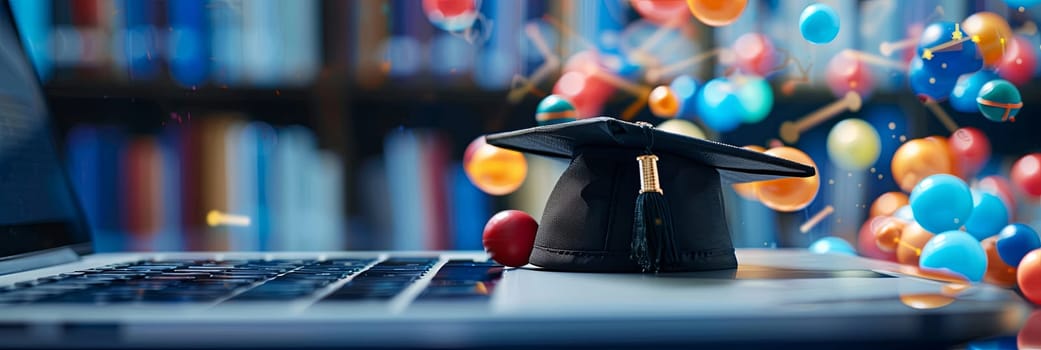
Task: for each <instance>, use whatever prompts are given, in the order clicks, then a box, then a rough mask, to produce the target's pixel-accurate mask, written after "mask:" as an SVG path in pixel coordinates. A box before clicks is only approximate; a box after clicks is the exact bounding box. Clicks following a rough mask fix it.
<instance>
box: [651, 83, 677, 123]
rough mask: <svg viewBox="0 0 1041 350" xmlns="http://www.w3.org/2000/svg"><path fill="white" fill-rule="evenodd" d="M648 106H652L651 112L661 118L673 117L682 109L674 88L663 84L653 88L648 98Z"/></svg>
mask: <svg viewBox="0 0 1041 350" xmlns="http://www.w3.org/2000/svg"><path fill="white" fill-rule="evenodd" d="M647 106H648V107H650V108H651V113H654V115H655V116H657V117H659V118H672V117H675V116H676V112H679V110H680V101H679V100H678V99H677V98H676V94H674V93H673V92H672V89H670V88H669V87H668V86H665V85H661V86H658V87H656V88H654V90H651V95H650V96H649V97H648V98H647Z"/></svg>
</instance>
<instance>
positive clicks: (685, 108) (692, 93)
mask: <svg viewBox="0 0 1041 350" xmlns="http://www.w3.org/2000/svg"><path fill="white" fill-rule="evenodd" d="M669 89H671V90H672V94H673V95H675V96H676V101H678V102H679V104H680V109H679V111H677V112H676V118H683V119H688V120H694V118H696V117H697V116H698V108H697V105H698V102H697V98H698V82H697V80H694V78H692V77H691V76H689V75H686V74H684V75H680V76H677V77H676V78H674V79H672V83H670V84H669ZM972 105H973V108H976V107H975V106H976V101H975V100H973V102H972Z"/></svg>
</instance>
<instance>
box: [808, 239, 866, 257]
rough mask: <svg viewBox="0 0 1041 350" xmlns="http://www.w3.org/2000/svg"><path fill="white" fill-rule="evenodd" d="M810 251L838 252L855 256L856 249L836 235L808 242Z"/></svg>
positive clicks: (821, 252) (822, 252) (820, 252)
mask: <svg viewBox="0 0 1041 350" xmlns="http://www.w3.org/2000/svg"><path fill="white" fill-rule="evenodd" d="M810 252H812V253H816V254H840V255H849V256H857V251H856V250H854V249H853V246H851V245H849V242H846V240H844V239H842V238H838V237H824V238H821V239H818V240H817V241H815V242H813V244H810Z"/></svg>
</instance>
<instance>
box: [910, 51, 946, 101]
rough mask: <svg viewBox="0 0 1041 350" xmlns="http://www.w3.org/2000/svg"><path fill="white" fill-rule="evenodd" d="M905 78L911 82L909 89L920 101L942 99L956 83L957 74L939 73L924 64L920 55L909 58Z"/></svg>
mask: <svg viewBox="0 0 1041 350" xmlns="http://www.w3.org/2000/svg"><path fill="white" fill-rule="evenodd" d="M907 78H908V80H910V83H911V90H912V91H914V92H915V94H916V95H918V98H919V99H921V100H922V101H927V100H934V101H943V100H945V99H947V97H949V96H950V95H951V92H952V91H954V86H955V85H957V84H958V76H957V75H948V74H940V73H939V72H936V71H934V70H931V69H929V68H927V67H926V66H925V63H923V61H922V58H921V57H915V58H914V59H912V60H911V65H910V66H909V67H908V73H907Z"/></svg>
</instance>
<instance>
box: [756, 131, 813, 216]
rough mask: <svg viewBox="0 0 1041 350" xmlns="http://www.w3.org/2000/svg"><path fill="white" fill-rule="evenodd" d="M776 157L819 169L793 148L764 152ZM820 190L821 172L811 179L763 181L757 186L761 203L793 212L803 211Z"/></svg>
mask: <svg viewBox="0 0 1041 350" xmlns="http://www.w3.org/2000/svg"><path fill="white" fill-rule="evenodd" d="M764 153H766V154H769V155H771V156H774V157H779V158H784V159H787V160H790V161H793V162H796V163H802V164H805V165H809V166H812V167H813V168H814V169H816V168H817V164H816V163H814V162H813V159H811V158H810V156H808V155H806V153H803V152H802V151H800V150H798V149H795V148H792V147H775V148H771V149H769V150H767V151H766V152H764ZM818 190H820V172H815V173H814V174H813V176H810V177H791V178H783V179H776V180H769V181H761V182H759V184H758V185H757V186H756V196H758V197H759V202H762V203H763V205H766V206H767V207H768V208H770V209H773V210H777V211H783V212H793V211H796V210H801V209H803V208H805V207H806V206H807V205H810V203H811V202H813V199H814V198H817V191H818Z"/></svg>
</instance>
